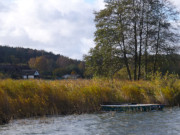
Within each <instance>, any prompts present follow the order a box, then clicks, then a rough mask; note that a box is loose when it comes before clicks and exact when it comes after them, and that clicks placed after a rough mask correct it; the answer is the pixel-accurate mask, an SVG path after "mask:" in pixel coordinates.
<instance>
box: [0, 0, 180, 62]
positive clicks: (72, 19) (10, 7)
mask: <svg viewBox="0 0 180 135" xmlns="http://www.w3.org/2000/svg"><path fill="white" fill-rule="evenodd" d="M171 1H173V2H174V4H175V5H176V6H177V8H178V9H179V10H180V0H171ZM103 8H104V2H103V0H0V45H8V46H11V47H24V48H32V49H38V50H45V51H48V52H53V53H55V54H61V55H64V56H67V57H70V58H73V59H78V60H82V59H83V55H84V54H87V53H88V51H89V49H90V48H92V47H94V46H95V43H94V41H93V40H94V32H95V30H96V29H95V24H94V14H93V12H94V11H99V10H101V9H103Z"/></svg>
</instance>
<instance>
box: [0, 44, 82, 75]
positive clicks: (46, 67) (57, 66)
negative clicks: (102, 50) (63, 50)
mask: <svg viewBox="0 0 180 135" xmlns="http://www.w3.org/2000/svg"><path fill="white" fill-rule="evenodd" d="M23 67H25V68H24V69H36V70H38V71H39V72H40V76H41V78H46V79H56V78H60V77H62V76H63V75H65V74H79V75H80V76H81V77H83V73H84V62H82V61H79V60H73V59H70V58H68V57H65V56H62V55H55V54H53V53H52V52H46V51H44V50H33V49H29V48H27V49H26V48H20V47H16V48H13V47H8V46H0V72H1V74H0V77H1V78H7V77H9V78H21V74H20V70H23Z"/></svg>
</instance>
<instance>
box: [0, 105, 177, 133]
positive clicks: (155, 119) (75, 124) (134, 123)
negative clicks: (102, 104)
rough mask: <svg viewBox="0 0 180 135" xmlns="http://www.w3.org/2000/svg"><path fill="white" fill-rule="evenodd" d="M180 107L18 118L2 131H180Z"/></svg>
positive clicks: (1, 130)
mask: <svg viewBox="0 0 180 135" xmlns="http://www.w3.org/2000/svg"><path fill="white" fill-rule="evenodd" d="M179 127H180V109H179V108H173V109H172V108H168V109H165V110H164V111H154V112H138V113H114V112H111V113H102V114H83V115H70V116H58V117H48V118H47V117H44V118H38V119H35V118H34V119H32V118H31V119H23V120H14V121H11V122H10V123H9V124H7V125H3V126H0V134H1V135H31V134H38V135H42V134H47V135H76V134H77V135H84V134H85V135H86V134H87V135H95V134H96V135H120V134H121V135H167V134H169V135H178V134H179V135H180V128H179Z"/></svg>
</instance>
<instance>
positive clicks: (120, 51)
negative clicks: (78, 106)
mask: <svg viewBox="0 0 180 135" xmlns="http://www.w3.org/2000/svg"><path fill="white" fill-rule="evenodd" d="M178 19H179V13H178V12H177V10H176V8H175V7H174V6H173V5H172V3H171V2H170V1H168V0H106V7H105V9H103V10H101V11H99V12H95V23H96V32H95V42H96V46H95V48H92V49H91V50H90V52H89V54H88V55H87V56H85V61H86V67H87V70H86V74H89V75H92V76H105V77H113V76H118V75H117V74H119V75H124V76H127V77H125V78H128V79H129V80H139V79H148V76H149V74H155V72H157V71H160V72H162V73H165V72H167V71H169V72H171V73H180V72H179V58H180V57H179V55H178V54H177V53H178V51H179V47H178V46H177V45H178V41H179V33H178ZM120 71H121V72H120Z"/></svg>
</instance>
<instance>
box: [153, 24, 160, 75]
mask: <svg viewBox="0 0 180 135" xmlns="http://www.w3.org/2000/svg"><path fill="white" fill-rule="evenodd" d="M160 28H161V26H160V22H159V26H158V37H157V43H156V50H155V51H156V53H155V56H154V67H153V74H155V72H156V70H157V67H156V66H157V59H158V58H157V57H158V53H159V39H160Z"/></svg>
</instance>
